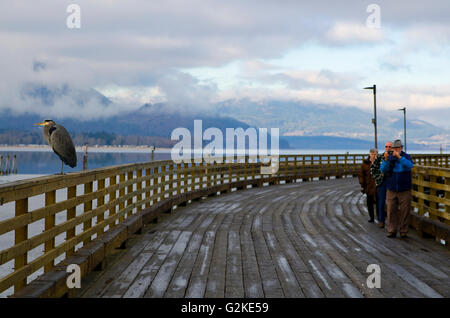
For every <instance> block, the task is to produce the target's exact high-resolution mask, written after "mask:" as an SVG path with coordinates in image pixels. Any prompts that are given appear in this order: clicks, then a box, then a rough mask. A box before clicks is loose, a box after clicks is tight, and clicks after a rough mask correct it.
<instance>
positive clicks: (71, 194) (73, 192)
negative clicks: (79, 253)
mask: <svg viewBox="0 0 450 318" xmlns="http://www.w3.org/2000/svg"><path fill="white" fill-rule="evenodd" d="M76 196H77V186H72V187H68V188H67V199H72V198H75V197H76ZM76 209H77V207H76V206H74V207H73V208H70V209H67V217H66V218H67V221H69V220H71V219H73V218H75V216H76ZM73 237H75V227H73V228H71V229H69V230H67V232H66V241H68V240H70V239H71V238H73ZM73 253H75V246H74V247H72V248H71V249H69V250H68V251H67V252H66V257H69V256H71V255H72V254H73Z"/></svg>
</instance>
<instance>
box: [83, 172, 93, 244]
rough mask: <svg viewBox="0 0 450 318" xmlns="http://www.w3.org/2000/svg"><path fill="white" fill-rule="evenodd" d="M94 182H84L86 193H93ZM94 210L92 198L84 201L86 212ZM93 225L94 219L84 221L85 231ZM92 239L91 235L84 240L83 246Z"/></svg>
mask: <svg viewBox="0 0 450 318" xmlns="http://www.w3.org/2000/svg"><path fill="white" fill-rule="evenodd" d="M92 188H93V182H92V181H91V182H88V183H85V184H84V193H85V194H87V193H92ZM90 211H92V200H89V201H86V202H84V213H86V212H90ZM91 227H92V219H89V220H87V221H85V222H84V223H83V231H87V230H88V229H90V228H91ZM90 241H91V237H88V238H87V239H85V240H84V241H83V246H86V245H87V244H88V243H89V242H90Z"/></svg>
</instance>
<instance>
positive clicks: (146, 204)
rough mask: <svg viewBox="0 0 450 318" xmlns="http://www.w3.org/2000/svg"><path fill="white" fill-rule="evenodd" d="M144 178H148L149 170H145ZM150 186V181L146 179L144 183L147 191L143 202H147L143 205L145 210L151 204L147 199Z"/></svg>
mask: <svg viewBox="0 0 450 318" xmlns="http://www.w3.org/2000/svg"><path fill="white" fill-rule="evenodd" d="M145 176H146V177H148V176H150V168H147V169H145ZM150 184H151V181H150V179H147V180H146V181H145V189H147V191H146V192H145V200H146V201H147V203H145V208H146V209H147V208H148V207H150V204H151V202H150V201H148V200H147V199H148V198H150V190H149V189H150Z"/></svg>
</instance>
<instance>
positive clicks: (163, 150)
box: [0, 145, 171, 153]
mask: <svg viewBox="0 0 450 318" xmlns="http://www.w3.org/2000/svg"><path fill="white" fill-rule="evenodd" d="M83 148H84V147H83V146H77V147H75V149H76V151H77V152H84V149H83ZM0 151H52V149H51V148H50V146H48V145H14V146H13V145H0ZM120 151H126V152H141V153H151V152H152V151H151V149H150V147H148V146H127V145H125V146H89V147H88V153H89V152H120ZM170 151H171V148H162V147H161V148H160V147H156V148H155V153H170Z"/></svg>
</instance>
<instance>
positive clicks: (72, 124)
mask: <svg viewBox="0 0 450 318" xmlns="http://www.w3.org/2000/svg"><path fill="white" fill-rule="evenodd" d="M22 94H23V96H24V97H26V98H28V99H31V100H35V101H37V102H38V103H39V104H40V105H44V110H42V108H41V109H40V110H39V113H37V112H31V111H28V112H21V113H20V112H17V111H13V110H12V109H4V110H2V111H0V134H1V133H2V131H3V132H8V131H33V132H36V126H33V124H34V123H36V122H39V121H42V120H43V119H54V120H55V121H56V122H58V123H61V124H63V125H64V126H65V127H66V128H67V129H68V130H69V131H70V132H71V133H74V134H80V133H109V134H115V135H120V136H130V135H132V136H156V137H161V138H167V139H170V135H171V133H172V131H173V130H174V129H175V128H178V127H184V128H187V129H189V130H190V131H191V132H192V131H193V125H194V120H195V119H201V120H202V121H203V129H206V128H208V127H216V128H219V129H220V130H221V131H222V132H223V133H224V134H225V130H226V128H238V127H241V128H243V129H247V128H249V127H256V128H268V129H270V128H279V129H280V136H282V137H281V138H280V148H289V147H291V148H301V149H308V148H309V149H323V148H330V147H331V148H332V149H341V148H342V149H362V148H367V147H370V146H372V145H373V130H374V129H373V124H372V123H371V120H372V117H373V114H371V113H370V112H367V111H365V110H362V109H360V108H357V107H351V106H349V107H344V106H337V105H322V104H313V103H309V102H302V101H281V100H263V101H259V102H255V101H251V100H248V99H234V100H227V101H223V102H220V103H217V104H215V105H212V107H211V108H210V110H208V111H207V112H206V111H197V112H196V111H195V107H193V106H185V107H179V111H174V108H173V107H170V108H169V107H167V105H166V104H164V103H157V104H144V105H142V106H140V107H138V108H137V109H135V110H124V111H121V112H119V113H118V114H113V115H107V114H109V113H110V111H109V109H111V108H112V107H113V106H115V105H114V104H113V102H112V101H111V100H109V99H108V98H107V97H105V96H104V95H102V94H100V93H99V92H98V91H96V90H94V89H90V90H76V89H73V88H70V87H68V86H64V85H63V86H60V87H59V88H57V89H55V88H50V87H47V86H45V85H35V84H29V85H27V86H26V87H24V89H23V91H22ZM67 99H69V100H71V102H72V106H71V107H80V109H86V107H89V105H91V104H92V103H94V104H95V105H96V106H97V107H99V106H100V107H102V109H104V110H105V111H104V113H105V116H104V117H100V118H98V116H97V118H95V119H89V120H87V119H85V118H83V117H82V116H70V117H63V118H48V117H49V116H48V115H45V114H42V113H43V112H45V107H49V108H50V107H54V106H55V105H56V104H58V103H61V102H62V101H64V100H67ZM92 105H93V104H92ZM169 109H170V110H169ZM407 137H408V145H410V146H414V147H416V148H422V149H423V148H424V147H428V148H434V149H439V147H440V146H441V145H443V146H444V148H445V147H447V146H448V145H447V143H448V140H449V139H450V138H449V137H450V132H449V131H448V130H446V129H444V128H441V127H436V126H434V125H432V124H430V123H428V122H426V121H423V120H420V119H414V118H408V120H407ZM397 138H401V139H403V118H402V114H401V113H399V112H387V111H380V112H379V114H378V140H379V145H378V146H379V147H380V144H381V143H384V142H385V141H386V140H393V139H397Z"/></svg>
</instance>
